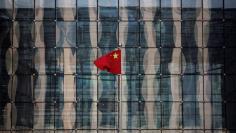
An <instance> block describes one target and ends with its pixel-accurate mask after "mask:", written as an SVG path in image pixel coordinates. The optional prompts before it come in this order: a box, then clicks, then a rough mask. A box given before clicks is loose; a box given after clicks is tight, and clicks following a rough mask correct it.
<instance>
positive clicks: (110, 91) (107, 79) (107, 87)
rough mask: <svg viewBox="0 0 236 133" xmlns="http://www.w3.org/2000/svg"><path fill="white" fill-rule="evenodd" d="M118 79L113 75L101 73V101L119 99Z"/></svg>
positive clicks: (99, 98)
mask: <svg viewBox="0 0 236 133" xmlns="http://www.w3.org/2000/svg"><path fill="white" fill-rule="evenodd" d="M117 81H118V80H117V79H116V77H115V76H112V75H105V74H104V75H103V74H101V75H100V76H99V79H98V90H99V92H98V95H99V97H98V100H99V101H105V102H106V101H116V100H117V99H118V94H117V85H118V82H117Z"/></svg>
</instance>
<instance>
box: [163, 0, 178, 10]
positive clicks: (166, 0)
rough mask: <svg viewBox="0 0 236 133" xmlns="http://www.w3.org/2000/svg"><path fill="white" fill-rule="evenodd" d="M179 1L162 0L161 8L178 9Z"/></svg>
mask: <svg viewBox="0 0 236 133" xmlns="http://www.w3.org/2000/svg"><path fill="white" fill-rule="evenodd" d="M180 3H181V2H180V0H162V1H161V7H164V8H166V7H167V8H168V7H169V8H170V7H180Z"/></svg>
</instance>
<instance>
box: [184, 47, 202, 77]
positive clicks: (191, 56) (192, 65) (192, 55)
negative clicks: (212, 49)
mask: <svg viewBox="0 0 236 133" xmlns="http://www.w3.org/2000/svg"><path fill="white" fill-rule="evenodd" d="M202 52H203V51H202V49H200V48H183V49H182V57H181V62H182V68H181V69H182V73H184V74H199V73H202V72H203V64H202V63H203V62H202V56H203V55H202Z"/></svg>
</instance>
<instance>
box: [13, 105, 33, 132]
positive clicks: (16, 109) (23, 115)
mask: <svg viewBox="0 0 236 133" xmlns="http://www.w3.org/2000/svg"><path fill="white" fill-rule="evenodd" d="M12 107H13V111H12V118H15V122H16V123H15V129H32V128H33V123H34V121H33V115H34V105H33V103H32V102H30V103H21V102H17V103H15V104H13V106H12Z"/></svg>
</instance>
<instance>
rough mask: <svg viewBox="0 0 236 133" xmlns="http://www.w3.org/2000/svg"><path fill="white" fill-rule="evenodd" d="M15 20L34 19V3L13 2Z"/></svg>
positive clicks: (29, 1)
mask: <svg viewBox="0 0 236 133" xmlns="http://www.w3.org/2000/svg"><path fill="white" fill-rule="evenodd" d="M15 8H16V14H15V18H16V19H23V20H25V19H34V11H35V10H34V1H32V0H15Z"/></svg>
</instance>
